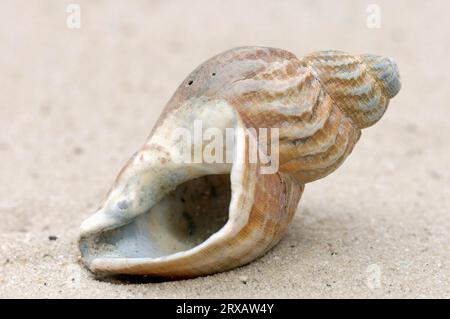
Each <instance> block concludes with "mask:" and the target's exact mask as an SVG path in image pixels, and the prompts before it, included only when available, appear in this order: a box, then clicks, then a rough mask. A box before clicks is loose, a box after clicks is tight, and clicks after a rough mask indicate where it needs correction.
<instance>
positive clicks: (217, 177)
mask: <svg viewBox="0 0 450 319" xmlns="http://www.w3.org/2000/svg"><path fill="white" fill-rule="evenodd" d="M244 144H245V142H244V137H243V136H242V137H241V138H239V137H238V138H237V144H236V145H235V147H237V149H239V148H241V147H244ZM237 153H238V154H240V153H243V152H237ZM238 156H240V155H238ZM230 169H231V172H229V173H228V174H224V173H220V174H219V173H218V174H214V173H212V174H211V173H210V174H205V175H204V176H201V177H197V178H194V179H191V180H188V181H186V182H184V183H182V184H180V185H178V187H177V188H176V189H175V190H173V191H172V192H170V193H168V194H167V195H166V196H164V197H163V199H161V200H160V201H159V202H158V203H157V204H156V205H154V206H153V207H152V208H151V209H150V210H148V211H147V212H146V213H145V214H142V215H139V216H138V217H136V218H134V219H133V220H131V221H130V222H129V223H127V224H125V225H122V224H121V225H117V227H116V228H108V229H106V230H104V231H102V232H98V233H96V232H92V230H90V231H89V232H87V233H86V234H85V235H83V234H82V235H81V237H80V240H79V247H80V250H81V253H82V256H83V262H84V264H85V265H86V267H87V268H88V269H90V270H91V271H93V272H95V273H117V274H118V273H124V269H127V268H129V267H133V266H136V265H146V266H148V265H151V267H156V268H157V267H161V266H163V265H165V264H166V263H167V262H170V261H173V260H176V259H180V258H189V256H191V255H194V254H197V253H199V252H200V253H202V252H203V251H204V250H205V248H208V247H211V246H213V245H214V244H215V243H217V242H219V241H223V240H227V239H229V238H233V237H234V236H236V234H237V233H238V232H239V231H240V230H241V229H242V228H243V227H244V226H245V224H246V222H247V220H248V217H249V215H250V211H251V206H252V202H250V201H248V203H247V204H246V205H245V206H242V198H243V196H246V193H247V192H251V191H252V190H251V189H244V188H243V187H242V179H243V178H244V175H245V174H244V173H245V165H244V164H243V163H239V162H238V163H234V164H233V165H232V166H231V167H230Z"/></svg>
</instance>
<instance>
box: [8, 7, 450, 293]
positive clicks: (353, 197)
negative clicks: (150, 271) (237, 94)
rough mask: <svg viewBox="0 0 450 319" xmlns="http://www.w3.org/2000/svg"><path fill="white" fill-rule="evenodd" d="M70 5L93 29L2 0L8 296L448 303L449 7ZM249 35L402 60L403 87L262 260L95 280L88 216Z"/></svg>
mask: <svg viewBox="0 0 450 319" xmlns="http://www.w3.org/2000/svg"><path fill="white" fill-rule="evenodd" d="M72 2H76V3H79V4H80V6H81V28H80V29H69V28H67V26H66V18H67V16H68V14H67V13H66V7H67V5H68V4H69V3H70V2H69V1H56V0H55V1H47V0H45V1H24V0H21V1H16V0H14V1H1V3H0V297H38V298H41V297H45V298H47V297H51V298H53V297H56V298H60V297H75V298H78V297H94V298H101V297H126V298H133V297H148V298H167V297H181V298H184V297H206V298H209V297H222V298H230V297H238V298H239V297H277V298H278V297H287V298H291V297H312V298H316V297H351V298H353V297H375V298H377V297H388V298H391V297H447V298H448V297H450V269H449V267H450V245H449V244H450V103H449V102H450V72H449V71H450V58H449V52H450V23H449V21H450V13H449V12H450V3H449V2H447V1H427V2H425V1H410V0H408V1H406V0H404V1H370V2H369V1H87V0H86V1H81V0H79V1H72ZM369 3H376V4H378V5H379V6H380V8H381V28H379V29H370V28H368V27H367V26H366V19H367V15H368V14H367V12H366V9H367V5H368V4H369ZM243 45H262V46H272V47H279V48H283V49H286V50H289V51H291V52H293V53H295V54H297V55H299V56H300V55H303V54H306V53H308V52H311V51H315V50H322V49H329V48H330V49H341V50H345V51H348V52H352V53H367V52H369V53H376V54H380V55H387V56H393V57H395V59H396V60H397V62H398V65H399V68H400V72H401V76H402V83H403V88H402V91H401V92H400V94H399V95H398V96H397V97H396V98H395V99H393V100H392V103H391V106H390V108H389V109H388V111H387V113H386V114H385V116H384V117H383V119H382V120H381V121H380V122H379V123H378V124H377V125H375V126H374V127H372V128H370V129H367V130H365V131H364V132H363V134H362V137H361V140H360V142H359V143H358V144H357V146H356V148H355V150H354V151H353V153H352V154H351V156H350V157H349V158H348V159H347V161H346V162H345V163H344V165H343V166H342V167H341V168H340V169H338V170H337V171H336V172H335V173H334V174H332V175H330V176H328V177H327V178H325V179H323V180H320V181H317V182H315V183H313V184H310V185H307V187H306V191H305V193H304V195H303V199H302V202H301V205H300V208H299V211H298V213H297V216H296V218H295V220H294V222H293V224H292V226H291V228H290V231H289V232H288V234H287V236H286V237H285V239H284V240H283V241H282V242H281V243H280V244H279V245H278V246H277V247H276V248H275V249H273V250H272V251H270V252H269V253H268V254H267V255H265V256H264V257H263V258H261V259H259V260H257V261H256V262H254V263H252V264H250V265H248V266H244V267H242V268H239V269H236V270H234V271H230V272H226V273H222V274H217V275H213V276H208V277H203V278H197V279H193V280H185V281H173V282H159V283H152V282H150V281H149V280H146V279H142V280H139V279H125V280H117V279H104V280H95V279H94V278H93V277H92V275H90V274H89V273H88V272H87V271H86V270H85V269H83V268H82V267H80V265H79V264H78V256H79V252H78V249H77V245H76V240H77V235H78V227H79V225H80V223H81V221H82V220H84V219H85V218H86V217H87V216H89V215H90V214H91V213H92V212H93V211H94V209H95V208H96V206H97V205H98V204H99V202H100V201H101V200H102V198H103V197H104V195H105V194H106V192H107V191H108V189H109V187H110V185H111V183H112V181H113V179H114V178H115V176H116V175H117V173H118V171H119V170H120V168H121V167H122V166H123V165H124V164H125V163H126V161H127V160H128V158H129V157H130V156H131V155H132V153H133V152H134V151H135V150H136V149H137V148H138V147H139V146H140V145H141V144H142V143H143V141H144V140H145V138H146V137H147V135H148V134H149V132H150V130H151V128H152V126H153V124H154V122H155V120H156V119H157V117H158V115H159V113H160V111H161V110H162V108H163V106H164V104H165V103H166V102H167V101H168V99H169V98H170V96H171V94H172V93H173V92H174V91H175V89H176V88H177V86H178V84H179V83H180V82H181V81H182V80H183V79H184V78H185V76H186V75H187V74H188V73H189V72H190V71H191V70H192V69H193V68H194V67H196V66H197V65H199V64H200V63H202V62H203V61H204V60H205V59H207V58H209V57H211V56H212V55H214V54H217V53H219V52H221V51H224V50H226V49H229V48H232V47H236V46H243ZM49 236H57V239H56V240H49Z"/></svg>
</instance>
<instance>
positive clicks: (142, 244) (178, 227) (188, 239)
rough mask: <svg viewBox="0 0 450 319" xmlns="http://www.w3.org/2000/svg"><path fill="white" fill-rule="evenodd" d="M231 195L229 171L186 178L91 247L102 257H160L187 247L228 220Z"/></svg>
mask: <svg viewBox="0 0 450 319" xmlns="http://www.w3.org/2000/svg"><path fill="white" fill-rule="evenodd" d="M230 198H231V186H230V176H229V175H228V174H220V175H207V176H203V177H199V178H196V179H193V180H190V181H187V182H185V183H183V184H181V185H179V186H178V187H177V188H176V189H175V190H174V191H172V192H170V193H169V194H168V195H166V196H165V197H164V198H163V199H162V200H161V201H160V202H159V203H157V204H156V205H155V206H153V207H152V208H151V209H150V210H149V211H148V212H147V213H145V214H143V215H141V216H139V217H137V218H136V219H134V220H133V221H132V222H130V223H128V224H126V225H124V226H121V227H118V228H115V229H112V230H108V231H105V232H103V233H101V234H100V235H99V236H98V237H97V238H95V240H94V242H92V245H91V247H89V249H90V250H92V249H93V248H94V247H95V249H96V251H97V254H96V255H97V257H102V258H114V257H125V258H157V257H163V256H167V255H171V254H174V253H177V252H181V251H185V250H188V249H190V248H193V247H195V246H197V245H199V244H201V243H202V242H204V241H205V240H206V239H208V238H209V237H210V236H211V235H212V234H214V233H216V232H217V231H218V230H219V229H221V228H222V227H223V226H224V225H225V224H226V222H227V220H228V206H229V204H230ZM91 253H92V252H91Z"/></svg>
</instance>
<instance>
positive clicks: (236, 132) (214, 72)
mask: <svg viewBox="0 0 450 319" xmlns="http://www.w3.org/2000/svg"><path fill="white" fill-rule="evenodd" d="M399 89H400V80H399V74H398V69H397V67H396V65H395V62H394V61H393V60H392V59H390V58H382V57H378V56H373V55H361V56H352V55H349V54H346V53H343V52H339V51H323V52H318V53H313V54H311V55H307V56H305V57H304V58H301V59H298V58H297V57H296V56H295V55H294V54H292V53H290V52H288V51H285V50H281V49H275V48H265V47H242V48H236V49H232V50H229V51H226V52H223V53H221V54H219V55H217V56H215V57H212V58H211V59H209V60H208V61H206V62H204V63H203V64H202V65H200V66H199V67H197V68H196V69H195V70H194V71H193V72H192V73H191V74H190V75H189V76H188V77H187V78H186V79H185V80H184V81H183V82H182V83H181V85H180V86H179V87H178V89H177V90H176V92H175V94H174V95H173V96H172V98H171V99H170V100H169V102H168V103H167V105H166V107H165V109H164V111H163V113H162V115H161V116H160V118H159V120H158V121H157V123H156V125H155V126H154V128H153V130H152V132H151V134H150V136H149V138H148V140H147V141H146V143H145V144H144V146H143V147H142V148H141V149H140V150H138V152H136V153H135V154H134V155H133V157H132V158H131V159H130V161H129V162H128V164H127V165H126V166H125V167H124V168H123V169H122V171H121V172H120V174H119V176H118V177H117V179H116V181H115V183H114V185H113V187H112V188H111V191H110V192H109V194H108V195H107V197H106V199H105V201H104V202H103V204H102V205H101V207H100V209H99V210H98V211H97V212H96V213H95V214H94V215H93V216H91V217H89V218H88V219H87V220H85V221H84V222H83V224H82V226H81V235H80V240H79V246H80V250H81V254H82V259H83V262H84V264H85V265H86V266H87V267H88V268H89V269H90V270H91V271H92V272H94V273H109V274H117V273H120V274H143V275H151V276H158V277H171V278H186V277H195V276H200V275H207V274H212V273H216V272H221V271H225V270H229V269H232V268H235V267H238V266H241V265H244V264H246V263H249V262H251V261H252V260H254V259H256V258H258V257H260V256H262V255H263V254H264V253H265V252H267V251H268V250H269V249H270V248H272V247H273V246H274V245H276V244H277V243H278V242H279V240H280V239H281V238H282V237H283V235H284V234H285V233H286V231H287V229H288V226H289V224H290V223H291V221H292V219H293V216H294V214H295V212H296V210H297V207H298V203H299V201H300V198H301V195H302V192H303V189H304V185H305V184H306V183H309V182H312V181H315V180H317V179H320V178H322V177H324V176H326V175H328V174H330V173H331V172H333V171H334V170H336V169H337V168H338V167H339V166H340V165H341V164H342V163H343V161H344V160H345V158H346V157H347V156H348V155H349V154H350V153H351V152H352V150H353V147H354V145H355V144H356V142H357V141H358V139H359V137H360V134H361V129H362V128H364V127H367V126H370V125H372V124H374V123H375V122H376V121H378V120H379V119H380V118H381V116H382V115H383V113H384V112H385V110H386V108H387V106H388V102H389V99H390V98H392V97H393V96H394V95H395V94H397V92H398V91H399ZM199 123H200V128H199ZM230 129H231V130H232V132H233V135H232V136H231V137H232V138H231V142H230V143H228V140H229V139H228V137H229V136H228V135H227V133H228V131H229V130H230ZM180 130H181V131H182V132H184V133H185V135H186V134H187V135H189V136H193V138H192V139H188V143H186V144H183V143H182V142H181V141H180V135H179V132H180ZM269 131H270V132H269ZM196 132H197V133H198V132H200V135H199V136H200V138H198V137H199V136H198V135H196V134H197V133H196ZM266 132H269V133H270V134H267V136H266V137H267V138H266V139H264V138H263V137H264V136H265V133H266ZM212 133H214V134H212ZM205 136H207V138H206V139H207V140H208V141H212V140H213V137H215V139H218V140H220V141H221V142H223V143H222V144H220V143H219V145H220V147H219V148H217V149H214V152H211V149H210V144H208V143H206V144H204V143H202V142H203V140H202V138H203V139H204V138H205ZM218 136H220V138H218ZM222 137H225V138H224V140H222ZM225 140H226V141H225ZM186 147H187V149H188V150H189V152H184V151H183V150H185V148H186ZM269 147H270V150H271V152H270V153H271V154H270V156H266V157H264V156H262V157H261V156H259V154H266V155H267V152H265V151H267V149H268V148H269ZM253 149H256V151H257V154H258V156H256V157H255V158H253V159H254V161H252V160H251V158H252V156H251V154H252V153H251V151H252V150H253ZM196 151H199V153H198V154H205V152H206V153H208V152H209V154H210V155H211V154H212V155H213V156H214V161H210V160H204V159H201V158H200V160H198V158H196V154H197V152H196ZM192 153H193V154H194V160H193V161H192V160H191V161H189V160H186V157H185V155H186V154H187V155H188V157H189V156H191V155H192ZM249 154H250V155H249ZM229 155H230V156H229ZM221 156H222V157H221ZM228 157H230V158H231V159H232V161H228V160H223V161H221V160H220V159H225V158H228ZM217 159H219V160H217ZM267 168H270V169H267Z"/></svg>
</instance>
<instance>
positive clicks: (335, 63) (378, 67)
mask: <svg viewBox="0 0 450 319" xmlns="http://www.w3.org/2000/svg"><path fill="white" fill-rule="evenodd" d="M301 61H302V64H303V65H305V66H307V67H309V68H310V69H311V71H312V72H313V73H314V74H315V76H316V77H317V78H318V79H319V81H320V82H321V83H322V85H323V87H324V89H325V90H326V91H327V92H328V94H330V96H331V98H332V99H333V101H335V103H336V104H337V105H338V106H339V108H341V110H342V111H343V112H344V113H345V114H346V115H347V116H349V117H350V118H351V119H352V121H353V123H354V124H355V125H356V126H357V127H358V128H365V127H368V126H371V125H373V124H374V123H375V122H377V121H378V120H379V119H380V118H381V116H382V115H383V114H384V112H385V110H386V108H387V106H388V103H389V99H391V98H392V97H394V96H395V95H396V94H397V93H398V91H399V90H400V75H399V72H398V68H397V65H396V64H395V61H394V60H393V59H392V58H385V57H381V56H376V55H360V56H357V55H356V56H354V55H350V54H347V53H345V52H341V51H320V52H316V53H312V54H309V55H307V56H305V57H304V58H302V59H301Z"/></svg>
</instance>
